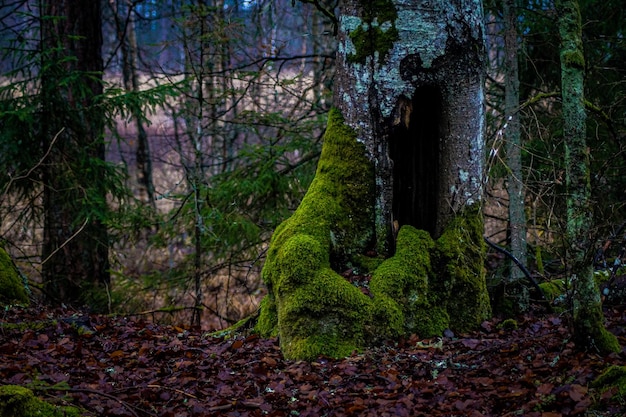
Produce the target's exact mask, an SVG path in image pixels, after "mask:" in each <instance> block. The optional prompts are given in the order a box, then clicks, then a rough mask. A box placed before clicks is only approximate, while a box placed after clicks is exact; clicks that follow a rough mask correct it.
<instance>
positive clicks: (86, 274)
mask: <svg viewBox="0 0 626 417" xmlns="http://www.w3.org/2000/svg"><path fill="white" fill-rule="evenodd" d="M42 3H43V8H42V9H41V10H42V11H43V16H44V18H43V19H42V31H41V33H42V51H43V54H42V57H43V58H42V66H41V68H42V69H41V72H42V74H41V80H42V86H41V96H42V97H41V100H42V103H43V114H42V119H41V122H42V124H43V126H44V128H43V129H42V145H43V149H48V148H49V147H50V148H51V152H50V155H49V158H48V160H47V161H46V162H47V164H46V166H45V168H44V173H43V178H42V179H43V185H44V193H43V199H44V202H43V205H44V214H45V221H44V242H43V251H42V258H43V261H42V262H43V267H42V275H43V280H44V285H45V290H46V295H47V296H48V297H49V298H50V299H51V300H53V301H54V302H60V301H62V302H65V303H74V304H82V303H88V304H90V306H91V307H93V308H94V309H103V308H104V307H105V306H106V305H107V301H108V300H107V298H106V292H105V290H106V287H107V286H108V284H109V279H110V276H109V259H108V244H109V243H108V234H107V230H106V226H105V225H104V224H103V222H102V219H103V216H104V215H105V213H106V211H107V203H106V187H105V185H104V178H105V174H104V152H105V148H104V142H103V140H102V133H103V110H102V109H97V108H96V106H95V101H96V100H97V97H98V96H100V95H101V94H102V82H101V80H102V57H101V45H102V34H101V30H100V28H101V21H100V2H97V1H95V2H83V1H78V0H70V1H64V2H58V1H45V2H42ZM53 138H55V139H54V143H52V142H53Z"/></svg>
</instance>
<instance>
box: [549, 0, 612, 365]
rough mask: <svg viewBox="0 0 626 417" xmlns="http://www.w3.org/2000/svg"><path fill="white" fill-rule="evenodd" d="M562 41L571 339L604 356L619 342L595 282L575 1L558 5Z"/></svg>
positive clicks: (563, 0)
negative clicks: (607, 321)
mask: <svg viewBox="0 0 626 417" xmlns="http://www.w3.org/2000/svg"><path fill="white" fill-rule="evenodd" d="M556 7H557V13H558V16H559V33H560V36H561V51H560V57H561V96H562V99H563V135H564V138H565V167H566V187H567V217H566V220H567V226H566V227H567V230H566V243H567V254H566V255H567V256H566V258H567V262H568V265H567V267H568V271H569V278H570V280H571V282H573V283H574V285H575V293H574V337H575V340H576V343H577V345H578V346H579V347H580V348H583V349H589V348H592V349H597V350H599V351H600V352H602V353H608V352H619V351H620V350H621V348H620V346H619V343H618V342H617V338H616V337H615V336H614V335H612V334H611V333H609V332H608V331H607V330H606V329H605V328H604V315H603V312H602V304H601V301H600V292H599V291H598V288H597V286H596V283H595V281H594V277H593V265H592V262H591V257H590V255H591V253H592V252H593V245H592V242H593V241H592V240H591V225H592V217H593V206H592V202H591V184H590V169H589V149H588V148H587V143H586V120H585V119H586V114H585V103H584V70H585V58H584V55H583V45H582V29H581V22H580V20H581V19H580V11H579V8H578V2H577V0H558V1H557V2H556Z"/></svg>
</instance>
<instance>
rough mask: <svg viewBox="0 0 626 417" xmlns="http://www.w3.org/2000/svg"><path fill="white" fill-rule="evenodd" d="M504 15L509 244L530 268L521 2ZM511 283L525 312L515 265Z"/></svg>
mask: <svg viewBox="0 0 626 417" xmlns="http://www.w3.org/2000/svg"><path fill="white" fill-rule="evenodd" d="M503 15H504V54H505V59H504V68H505V74H504V114H505V115H506V117H507V118H508V121H507V127H506V129H505V130H504V137H505V140H506V141H505V150H506V161H507V165H508V170H509V173H508V178H507V191H508V194H509V241H510V243H511V254H512V255H513V256H515V257H516V258H517V260H519V261H520V263H521V264H522V265H526V264H527V261H526V213H525V212H524V178H523V174H522V142H521V139H520V123H519V71H518V60H517V49H518V42H517V36H518V35H517V19H518V14H517V2H516V1H515V0H504V1H503ZM510 265H511V267H510V268H511V273H510V280H509V283H510V284H513V285H512V288H511V290H512V291H514V292H515V293H516V294H515V295H514V298H515V300H516V304H517V308H518V310H519V311H525V310H526V309H527V308H528V307H529V305H528V303H529V299H528V298H529V295H528V291H527V290H526V287H525V286H523V285H519V283H518V281H519V280H520V279H522V278H524V274H523V273H522V271H521V270H520V269H519V268H518V267H517V266H515V264H514V263H513V262H511V264H510ZM516 283H517V285H516Z"/></svg>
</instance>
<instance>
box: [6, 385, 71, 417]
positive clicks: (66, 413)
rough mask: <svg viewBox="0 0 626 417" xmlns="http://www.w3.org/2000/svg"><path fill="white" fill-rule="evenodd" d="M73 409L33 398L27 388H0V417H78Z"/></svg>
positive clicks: (15, 386)
mask: <svg viewBox="0 0 626 417" xmlns="http://www.w3.org/2000/svg"><path fill="white" fill-rule="evenodd" d="M80 415H81V413H80V412H79V411H78V409H76V408H74V407H58V406H55V405H52V404H49V403H47V402H45V401H42V400H40V399H39V398H37V397H35V395H34V394H33V392H32V391H31V390H29V389H28V388H24V387H20V386H17V385H4V386H0V417H78V416H80Z"/></svg>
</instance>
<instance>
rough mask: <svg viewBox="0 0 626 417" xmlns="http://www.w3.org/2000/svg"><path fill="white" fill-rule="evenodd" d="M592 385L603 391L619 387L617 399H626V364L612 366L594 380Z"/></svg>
mask: <svg viewBox="0 0 626 417" xmlns="http://www.w3.org/2000/svg"><path fill="white" fill-rule="evenodd" d="M591 386H592V388H596V389H598V390H599V391H600V392H602V393H604V392H606V391H608V390H609V389H612V388H617V393H616V394H615V396H616V399H617V400H620V401H622V400H626V366H617V365H613V366H610V367H609V368H608V369H606V370H605V371H604V372H603V373H602V374H601V375H600V376H599V377H598V378H596V379H595V380H594V381H593V383H592V384H591Z"/></svg>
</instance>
